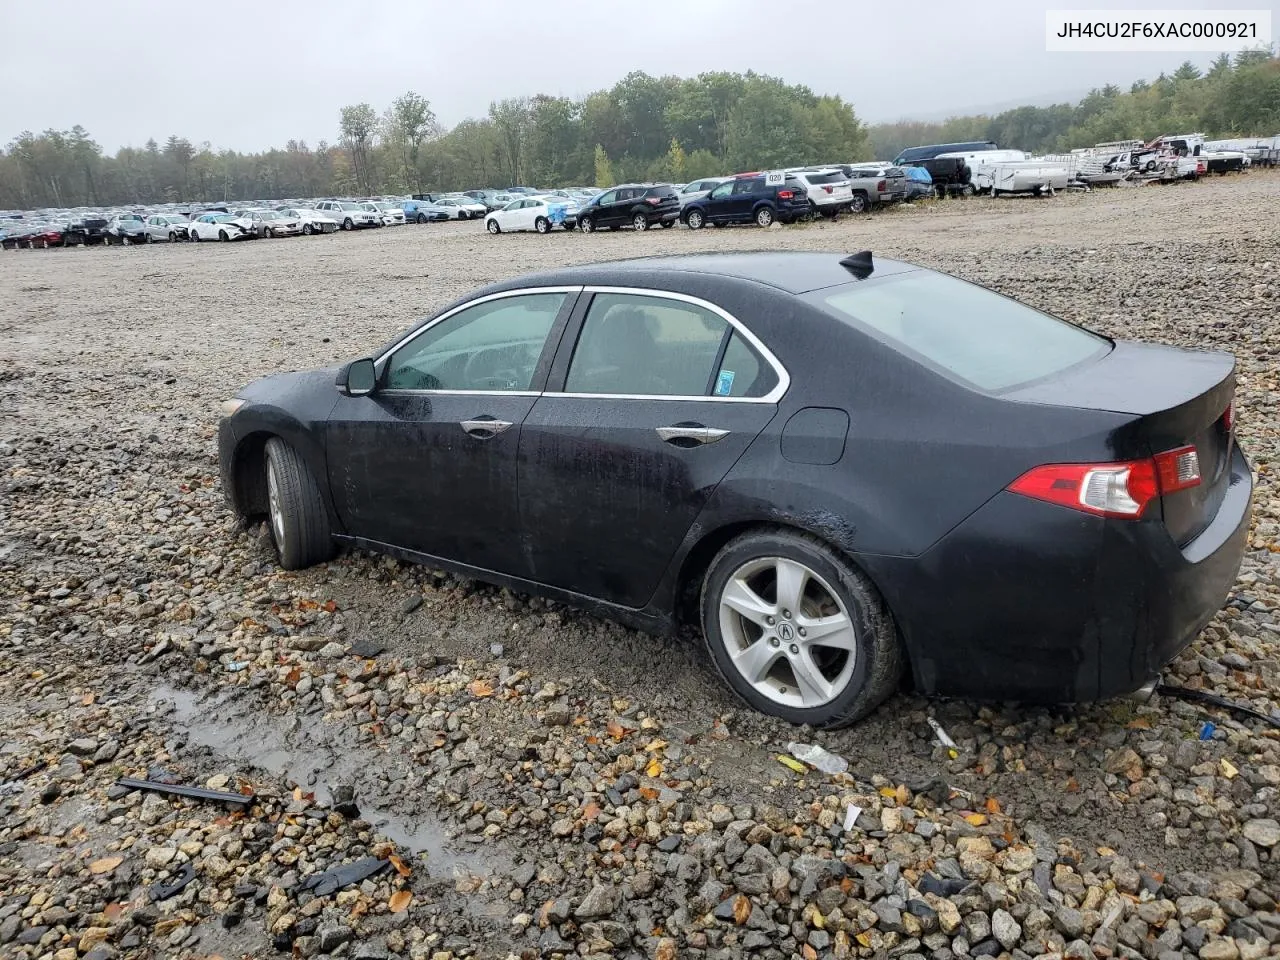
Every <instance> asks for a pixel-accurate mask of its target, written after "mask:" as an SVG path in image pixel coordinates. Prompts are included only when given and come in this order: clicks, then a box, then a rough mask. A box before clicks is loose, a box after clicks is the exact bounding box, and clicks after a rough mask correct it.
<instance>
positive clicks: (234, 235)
mask: <svg viewBox="0 0 1280 960" xmlns="http://www.w3.org/2000/svg"><path fill="white" fill-rule="evenodd" d="M187 229H188V233H189V234H190V236H191V239H192V240H194V241H197V242H198V241H200V240H222V241H227V240H252V239H253V238H254V237H256V236H257V235H258V231H257V229H256V225H255V224H254V222H253V221H252V220H246V219H244V218H242V217H235V216H232V215H231V214H229V213H205V214H201V215H200V216H198V217H196V218H195V219H194V220H192V221H191V223H190V225H189V226H188V228H187Z"/></svg>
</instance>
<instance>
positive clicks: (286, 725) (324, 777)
mask: <svg viewBox="0 0 1280 960" xmlns="http://www.w3.org/2000/svg"><path fill="white" fill-rule="evenodd" d="M149 699H150V702H151V703H152V705H153V706H154V707H155V708H156V710H157V712H159V713H161V714H162V715H164V716H165V719H166V720H167V721H168V722H169V723H170V724H171V725H172V727H173V731H174V733H175V734H180V735H181V736H182V737H184V738H185V739H186V741H187V743H188V744H189V745H191V746H197V747H205V748H208V749H209V750H210V751H211V752H213V753H214V754H216V755H218V756H221V757H223V758H226V759H227V760H232V761H235V762H237V763H239V764H242V765H244V766H249V767H256V768H258V769H260V770H263V771H266V772H267V773H269V774H271V775H273V776H275V777H278V778H280V779H282V780H284V781H285V782H286V783H291V784H297V785H298V786H300V787H301V788H302V789H303V790H304V791H306V792H309V793H314V794H315V801H316V803H317V805H319V806H330V805H331V804H332V802H333V791H334V788H335V787H337V786H338V785H340V784H341V785H350V786H353V787H354V788H355V792H356V802H357V804H358V806H359V808H360V817H361V819H363V820H366V821H368V822H369V823H370V824H372V825H373V827H374V828H375V829H376V830H377V831H378V832H379V833H380V834H382V835H383V836H385V837H386V838H387V839H388V840H391V841H393V842H394V843H395V844H396V845H397V846H398V847H399V848H400V849H401V850H403V851H407V852H409V853H411V854H412V855H414V856H415V857H416V856H419V855H421V856H422V857H424V858H425V861H426V870H427V873H428V874H429V875H430V876H432V877H433V878H435V879H438V880H456V879H459V878H462V877H486V876H490V875H492V874H494V873H496V872H499V871H501V870H503V869H504V867H505V868H509V867H510V863H509V862H508V861H507V859H506V858H504V857H502V856H500V855H498V854H496V853H494V852H492V851H488V850H486V851H485V852H484V853H483V854H482V853H480V852H478V851H474V850H468V849H465V848H464V847H462V846H461V845H460V844H456V843H454V842H453V841H452V840H451V838H450V832H449V830H448V829H447V827H446V826H445V823H444V822H443V821H442V820H441V819H440V818H439V817H437V816H435V815H434V814H433V813H431V812H430V811H428V810H425V809H421V808H419V809H415V810H414V811H413V813H412V814H411V815H410V814H405V813H404V812H401V810H393V809H391V801H390V799H389V798H386V797H380V796H379V794H378V793H377V792H375V791H376V785H377V784H379V783H380V782H381V781H384V780H386V781H389V782H393V783H394V782H396V781H397V779H398V778H399V777H401V776H403V769H402V768H400V767H399V766H398V765H397V762H396V758H393V757H389V756H388V755H387V754H384V753H382V752H380V751H376V750H369V749H367V748H366V749H361V748H359V747H352V746H350V745H344V744H343V743H342V739H343V737H344V736H345V735H349V734H350V732H351V731H350V730H349V728H346V727H340V726H338V725H334V724H326V723H324V722H323V721H321V720H319V719H317V718H314V717H306V718H303V717H299V716H297V715H288V716H285V717H279V716H276V715H272V714H268V713H266V712H265V711H262V712H260V711H258V710H255V709H254V708H253V706H252V705H251V703H250V702H247V701H246V700H245V699H241V698H230V697H226V696H221V697H219V696H210V697H202V696H201V695H200V694H198V693H196V692H193V691H190V690H182V689H179V688H177V687H172V686H169V685H167V684H161V685H160V686H157V687H156V688H155V689H154V690H152V692H151V694H150V698H149ZM404 802H405V801H404V800H403V799H401V800H400V801H399V804H400V806H401V807H403V805H404Z"/></svg>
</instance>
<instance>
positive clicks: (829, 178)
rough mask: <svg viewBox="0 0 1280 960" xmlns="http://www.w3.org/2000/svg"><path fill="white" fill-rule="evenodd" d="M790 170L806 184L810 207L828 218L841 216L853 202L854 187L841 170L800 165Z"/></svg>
mask: <svg viewBox="0 0 1280 960" xmlns="http://www.w3.org/2000/svg"><path fill="white" fill-rule="evenodd" d="M790 172H792V173H794V174H795V175H796V178H797V179H798V180H799V181H800V182H801V183H803V184H804V187H805V193H806V195H807V196H808V198H809V208H810V209H811V210H812V211H813V212H814V213H817V214H820V215H821V216H823V217H826V218H828V219H834V218H835V217H837V216H839V214H840V211H841V210H846V209H848V207H849V206H850V204H852V203H853V188H852V187H851V186H850V184H849V179H848V178H847V177H846V176H845V175H844V172H843V171H841V170H828V169H825V168H822V167H799V168H795V169H793V170H791V171H790Z"/></svg>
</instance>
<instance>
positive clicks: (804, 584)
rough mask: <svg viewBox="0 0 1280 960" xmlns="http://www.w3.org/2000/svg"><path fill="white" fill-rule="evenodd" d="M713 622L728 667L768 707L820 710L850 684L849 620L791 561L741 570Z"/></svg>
mask: <svg viewBox="0 0 1280 960" xmlns="http://www.w3.org/2000/svg"><path fill="white" fill-rule="evenodd" d="M719 619H720V631H721V635H722V636H723V638H724V645H725V650H726V652H727V653H728V654H729V658H730V661H731V662H732V663H733V666H734V667H735V668H736V669H737V671H738V672H739V673H740V674H741V675H742V677H743V679H745V680H746V681H747V682H748V683H749V684H751V686H752V687H753V688H754V689H755V690H756V692H757V693H759V694H760V695H761V696H763V697H766V698H768V699H769V700H771V701H773V702H774V703H778V704H781V705H783V706H787V707H800V708H804V709H809V708H813V707H820V706H822V705H824V704H827V703H830V702H831V701H832V700H834V699H835V698H836V697H838V696H839V695H840V694H841V693H842V692H844V690H845V688H846V687H847V686H848V684H849V681H850V679H851V677H852V676H853V669H854V665H855V663H856V661H857V651H858V636H857V630H856V628H855V626H854V621H853V618H852V617H851V616H850V614H849V611H848V610H847V609H845V606H844V604H843V603H842V602H841V600H840V598H839V596H838V594H837V593H836V591H835V590H833V589H832V588H831V586H830V584H828V583H827V581H826V580H824V579H823V578H822V577H821V576H819V575H818V574H817V573H816V572H814V571H813V570H812V569H810V568H809V567H808V566H806V565H805V564H803V563H801V562H799V561H797V560H792V559H789V558H787V557H759V558H757V559H754V560H750V561H748V562H747V563H744V564H743V565H742V566H741V567H739V568H738V569H737V570H735V571H734V572H733V575H732V576H731V577H729V579H728V580H727V581H726V582H725V586H724V589H723V590H722V591H721V595H720V602H719Z"/></svg>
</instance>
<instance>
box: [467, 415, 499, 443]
mask: <svg viewBox="0 0 1280 960" xmlns="http://www.w3.org/2000/svg"><path fill="white" fill-rule="evenodd" d="M458 425H459V426H460V427H462V429H463V431H465V432H466V434H467V436H469V437H475V438H476V439H477V440H488V439H489V438H490V437H496V436H497V435H498V434H500V433H502V431H503V430H506V429H508V428H509V427H510V426H511V421H510V420H495V419H494V418H493V417H477V418H476V419H475V420H462V421H459V424H458Z"/></svg>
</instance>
